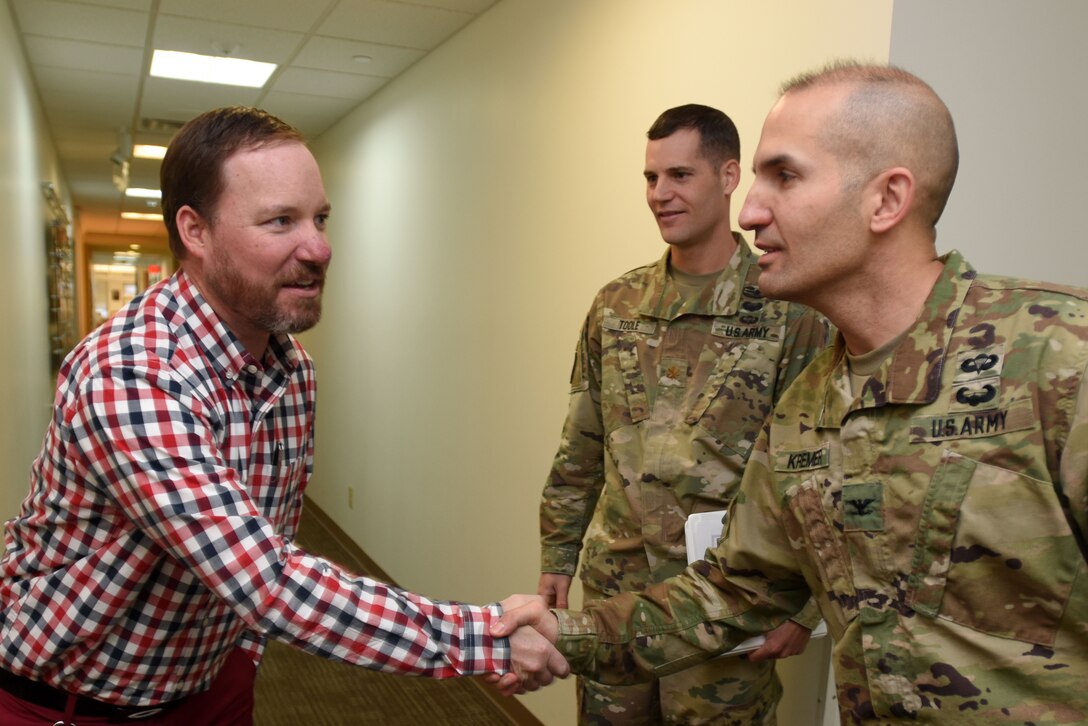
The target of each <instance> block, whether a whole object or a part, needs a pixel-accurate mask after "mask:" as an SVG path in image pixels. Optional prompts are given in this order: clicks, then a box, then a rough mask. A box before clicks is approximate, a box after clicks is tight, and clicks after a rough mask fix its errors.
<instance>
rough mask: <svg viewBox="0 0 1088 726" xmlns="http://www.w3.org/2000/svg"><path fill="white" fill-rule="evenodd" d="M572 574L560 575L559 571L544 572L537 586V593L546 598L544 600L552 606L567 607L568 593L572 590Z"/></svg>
mask: <svg viewBox="0 0 1088 726" xmlns="http://www.w3.org/2000/svg"><path fill="white" fill-rule="evenodd" d="M570 581H571V576H570V575H560V574H559V573H558V572H542V573H541V574H540V583H539V584H538V585H537V586H536V594H537V595H540V596H541V597H542V598H544V602H545V603H546V604H547V606H548V607H550V608H564V609H565V608H566V607H567V593H568V592H570Z"/></svg>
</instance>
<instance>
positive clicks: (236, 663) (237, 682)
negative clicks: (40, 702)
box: [0, 650, 257, 726]
mask: <svg viewBox="0 0 1088 726" xmlns="http://www.w3.org/2000/svg"><path fill="white" fill-rule="evenodd" d="M256 677H257V668H256V666H254V665H253V661H252V660H250V659H249V656H248V655H246V654H245V653H244V652H243V651H241V650H235V651H234V652H233V653H231V654H230V656H229V657H228V658H227V662H226V663H224V664H223V669H222V670H221V671H219V675H217V676H216V677H215V680H214V681H212V685H211V688H209V689H208V690H206V691H204V692H203V693H194V694H193V695H191V696H189V697H188V698H186V699H184V700H183V701H182V702H181V703H180V704H178V705H177V706H176V707H175V708H172V709H170V710H169V711H167V712H166V713H164V714H160V715H156V716H150V717H148V718H142V719H138V720H133V719H121V720H110V719H105V718H102V717H90V716H79V715H76V716H74V717H72V716H69V717H68V718H67V720H66V719H65V714H64V712H63V711H53V710H51V709H48V708H42V707H41V706H36V705H34V704H33V703H28V702H26V701H23V700H21V699H19V698H16V697H15V696H13V695H11V694H10V693H8V692H7V691H4V690H0V723H2V724H3V725H4V726H54V724H58V723H59V724H62V725H63V726H69V725H74V726H103V725H104V724H119V723H127V724H134V725H135V724H141V725H146V726H253V683H254V680H255V679H256Z"/></svg>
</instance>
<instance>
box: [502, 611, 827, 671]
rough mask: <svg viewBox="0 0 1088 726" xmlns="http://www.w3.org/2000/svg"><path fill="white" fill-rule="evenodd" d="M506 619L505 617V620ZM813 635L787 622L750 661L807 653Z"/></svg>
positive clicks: (797, 625) (772, 634)
mask: <svg viewBox="0 0 1088 726" xmlns="http://www.w3.org/2000/svg"><path fill="white" fill-rule="evenodd" d="M505 617H506V616H505V615H504V616H503V618H504V619H505ZM492 627H493V628H494V626H492ZM811 635H812V631H811V630H809V629H808V628H806V627H805V626H803V625H799V624H797V623H795V622H793V621H792V620H787V621H786V622H784V623H782V624H781V625H779V626H778V627H777V628H775V629H774V630H772V631H771V632H769V633H767V634H766V636H765V637H766V638H767V640H766V642H764V643H763V645H761V646H759V647H758V648H756V649H755V650H753V651H752V652H751V653H749V654H748V660H750V661H751V662H753V663H758V662H760V661H761V660H767V659H768V658H789V657H790V656H791V655H800V654H801V653H804V652H805V647H806V646H808V639H809V636H811Z"/></svg>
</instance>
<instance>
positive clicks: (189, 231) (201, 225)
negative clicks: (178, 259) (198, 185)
mask: <svg viewBox="0 0 1088 726" xmlns="http://www.w3.org/2000/svg"><path fill="white" fill-rule="evenodd" d="M174 219H175V221H176V223H177V228H178V236H179V237H180V238H181V243H182V244H183V245H185V249H186V250H187V251H188V253H189V255H191V256H193V257H197V258H201V259H202V258H203V257H204V255H205V254H207V249H208V242H209V225H208V223H207V222H206V221H205V220H204V218H203V217H201V216H200V213H199V212H197V211H196V210H195V209H193V208H192V207H190V206H189V205H188V204H186V205H185V206H183V207H182V208H181V209H179V210H178V213H177V216H176V217H175V218H174Z"/></svg>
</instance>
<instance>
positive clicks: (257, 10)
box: [159, 0, 337, 32]
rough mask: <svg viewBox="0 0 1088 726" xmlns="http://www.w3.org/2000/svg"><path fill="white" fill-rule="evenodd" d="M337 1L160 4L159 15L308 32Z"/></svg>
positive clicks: (184, 0)
mask: <svg viewBox="0 0 1088 726" xmlns="http://www.w3.org/2000/svg"><path fill="white" fill-rule="evenodd" d="M336 2H337V0H306V2H299V0H162V3H161V4H160V5H159V12H160V13H163V14H167V15H180V16H183V17H190V18H202V19H204V20H216V21H220V22H225V23H236V24H238V25H249V26H255V27H260V28H278V29H279V30H293V31H303V32H305V31H307V30H309V29H310V28H311V27H313V25H314V24H315V23H316V22H317V21H318V20H319V19H320V18H321V16H322V15H323V14H324V13H325V11H326V9H327V8H328V7H329V6H331V5H335V4H336Z"/></svg>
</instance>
